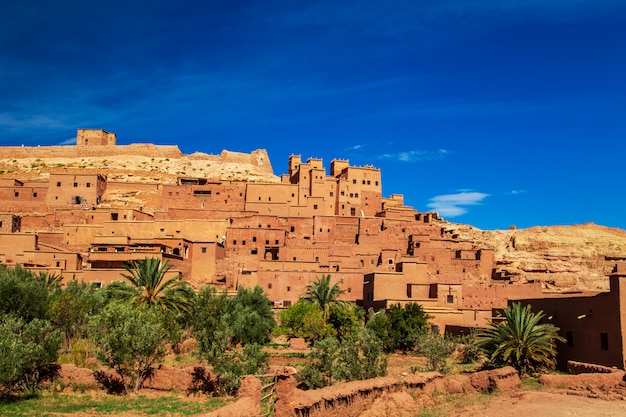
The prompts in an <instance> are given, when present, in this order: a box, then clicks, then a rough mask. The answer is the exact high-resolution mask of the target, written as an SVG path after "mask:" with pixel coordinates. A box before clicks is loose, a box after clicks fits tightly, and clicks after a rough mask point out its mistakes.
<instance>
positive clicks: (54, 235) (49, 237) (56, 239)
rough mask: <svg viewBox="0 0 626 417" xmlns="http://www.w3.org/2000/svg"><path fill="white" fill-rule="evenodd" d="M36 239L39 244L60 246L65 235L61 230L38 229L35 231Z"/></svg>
mask: <svg viewBox="0 0 626 417" xmlns="http://www.w3.org/2000/svg"><path fill="white" fill-rule="evenodd" d="M37 239H38V241H39V245H40V246H43V245H47V246H55V247H61V246H63V245H64V243H63V242H64V239H65V236H64V235H63V232H45V231H39V232H37Z"/></svg>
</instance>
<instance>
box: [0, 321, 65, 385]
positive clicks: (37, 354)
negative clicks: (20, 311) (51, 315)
mask: <svg viewBox="0 0 626 417" xmlns="http://www.w3.org/2000/svg"><path fill="white" fill-rule="evenodd" d="M61 338H62V336H61V334H60V332H59V331H57V330H53V328H52V325H51V324H50V322H49V321H47V320H40V319H34V320H32V321H31V322H29V323H27V322H26V321H24V320H23V319H21V318H15V317H11V316H5V317H4V318H2V320H1V321H0V352H1V354H0V389H1V391H2V394H3V395H11V394H14V393H26V394H33V393H34V392H35V391H36V390H37V389H39V388H40V386H41V384H42V382H44V381H46V380H51V379H52V378H53V377H54V376H55V374H56V371H57V369H58V366H57V365H56V364H54V362H55V361H56V360H57V357H58V350H59V347H60V345H61Z"/></svg>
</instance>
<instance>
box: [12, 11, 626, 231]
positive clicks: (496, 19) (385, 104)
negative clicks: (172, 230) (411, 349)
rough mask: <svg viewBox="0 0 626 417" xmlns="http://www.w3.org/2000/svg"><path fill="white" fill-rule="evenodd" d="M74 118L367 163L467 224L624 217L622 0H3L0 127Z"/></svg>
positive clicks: (283, 162) (402, 189)
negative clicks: (96, 0) (221, 0)
mask: <svg viewBox="0 0 626 417" xmlns="http://www.w3.org/2000/svg"><path fill="white" fill-rule="evenodd" d="M78 128H102V129H105V130H108V131H110V132H115V133H117V138H118V143H119V144H128V143H145V142H151V143H156V144H163V145H178V146H179V147H180V149H181V151H183V152H185V153H193V152H195V151H199V152H206V153H209V154H217V153H219V152H221V151H222V150H223V149H227V150H230V151H237V152H251V151H253V150H255V149H259V148H260V149H266V150H267V151H268V154H269V156H270V159H271V162H272V166H273V168H274V172H275V173H276V174H277V175H280V174H282V173H285V172H286V171H287V160H288V158H289V156H290V155H291V154H297V155H301V156H302V157H303V159H307V158H309V157H313V158H323V159H324V163H325V165H326V167H327V169H329V164H330V161H331V160H332V159H334V158H339V159H349V160H350V162H351V163H352V164H353V165H366V164H371V165H374V166H376V167H378V168H380V169H381V171H382V178H383V194H384V195H385V196H389V195H391V194H397V193H400V194H404V196H405V203H406V204H408V205H410V206H412V207H414V208H415V209H417V210H419V211H431V210H435V211H439V212H440V214H441V215H442V216H443V217H444V218H446V219H447V220H450V221H453V222H459V223H466V224H471V225H474V226H476V227H479V228H481V229H506V228H508V227H509V225H515V226H517V227H518V228H520V227H530V226H535V225H557V224H558V225H562V224H575V223H585V222H594V223H597V224H601V225H605V226H612V227H619V228H622V229H626V217H625V215H624V213H625V209H624V207H625V206H626V186H625V180H626V169H625V166H624V163H625V162H626V144H625V142H626V141H625V140H624V139H625V134H626V2H625V1H623V0H619V1H618V0H615V1H611V0H605V1H603V0H553V1H550V0H529V1H522V0H476V1H471V0H450V1H446V0H437V1H422V0H412V1H411V0H408V1H401V0H397V1H396V0H386V1H384V2H383V1H369V2H367V1H353V0H349V1H342V0H335V1H293V0H289V1H286V0H285V1H273V0H263V1H236V0H231V1H223V2H217V1H195V0H186V1H177V2H175V1H160V0H152V1H135V0H125V1H118V0H109V1H106V2H92V1H84V0H81V1H76V0H61V1H51V0H50V1H43V0H42V1H34V0H22V1H12V2H11V1H5V2H2V4H1V5H0V145H3V146H7V145H21V144H24V145H42V146H44V145H58V144H69V143H73V141H75V136H76V129H78Z"/></svg>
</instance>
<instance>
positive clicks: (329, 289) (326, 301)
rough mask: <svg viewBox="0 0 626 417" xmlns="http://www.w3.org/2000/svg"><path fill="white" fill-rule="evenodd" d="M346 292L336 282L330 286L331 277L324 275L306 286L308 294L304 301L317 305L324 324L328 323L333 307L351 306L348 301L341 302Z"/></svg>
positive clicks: (305, 295)
mask: <svg viewBox="0 0 626 417" xmlns="http://www.w3.org/2000/svg"><path fill="white" fill-rule="evenodd" d="M344 292H345V291H344V290H342V289H340V288H339V284H338V283H336V282H335V283H334V284H333V285H330V275H322V277H321V278H317V279H316V280H315V281H313V282H312V283H310V284H309V285H307V286H306V293H305V294H304V295H303V296H302V299H303V300H306V301H309V302H311V303H313V304H315V305H317V306H318V307H319V308H320V309H321V310H322V317H323V318H324V322H326V323H328V320H329V318H330V310H331V308H332V307H333V306H335V305H336V306H347V305H348V304H349V303H348V302H347V301H344V300H339V296H340V295H341V294H343V293H344Z"/></svg>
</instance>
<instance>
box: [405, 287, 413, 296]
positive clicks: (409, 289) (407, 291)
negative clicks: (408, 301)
mask: <svg viewBox="0 0 626 417" xmlns="http://www.w3.org/2000/svg"><path fill="white" fill-rule="evenodd" d="M406 297H407V298H412V297H413V285H411V284H406Z"/></svg>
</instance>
